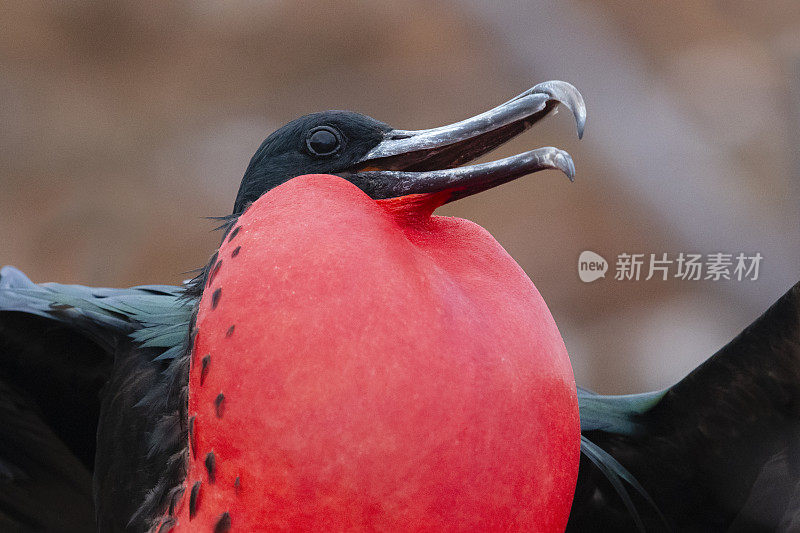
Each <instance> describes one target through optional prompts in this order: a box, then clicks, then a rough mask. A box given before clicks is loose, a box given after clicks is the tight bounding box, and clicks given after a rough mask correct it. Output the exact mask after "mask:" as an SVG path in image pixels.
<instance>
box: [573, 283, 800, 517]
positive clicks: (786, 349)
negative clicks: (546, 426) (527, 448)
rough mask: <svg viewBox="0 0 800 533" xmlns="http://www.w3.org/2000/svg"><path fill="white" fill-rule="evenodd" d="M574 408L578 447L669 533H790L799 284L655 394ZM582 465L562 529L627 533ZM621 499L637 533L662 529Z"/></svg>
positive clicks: (798, 453) (591, 400) (799, 470)
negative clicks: (639, 528)
mask: <svg viewBox="0 0 800 533" xmlns="http://www.w3.org/2000/svg"><path fill="white" fill-rule="evenodd" d="M580 404H581V428H582V433H583V436H584V437H585V438H586V439H588V440H589V441H591V442H592V443H594V444H595V445H596V446H598V447H599V448H601V449H602V450H605V452H607V453H608V454H609V455H610V456H611V457H613V458H614V459H615V460H616V461H617V462H618V463H619V465H621V466H622V467H623V469H624V470H626V471H627V472H628V473H630V474H631V475H632V476H633V478H635V480H638V482H639V483H640V484H641V486H642V487H643V488H644V490H645V491H646V493H647V494H649V495H650V496H651V497H652V499H653V501H654V502H655V505H656V506H657V508H658V509H660V511H661V512H663V514H664V515H665V516H666V518H667V521H668V523H669V526H670V527H671V528H674V529H676V530H680V531H752V530H769V531H775V530H782V529H783V530H790V529H792V528H793V527H797V526H798V525H799V524H800V283H799V284H797V285H795V287H793V288H792V289H791V290H789V292H787V293H786V294H785V295H784V296H783V297H782V298H781V299H780V300H778V302H776V303H775V304H774V305H773V306H772V307H771V308H770V309H769V310H767V311H766V312H765V313H764V314H763V315H762V316H761V317H760V318H759V319H758V320H756V321H755V322H754V323H753V324H752V325H750V326H749V327H748V328H746V329H745V330H744V331H743V332H742V333H741V334H740V335H739V336H737V337H736V338H735V339H734V340H733V341H731V342H730V343H729V344H727V345H726V346H725V347H724V348H722V349H721V350H720V351H719V352H717V353H716V354H715V355H714V356H712V357H711V358H710V359H708V360H707V361H706V362H705V363H703V364H702V365H701V366H699V367H698V368H697V369H695V370H694V371H693V372H692V373H690V374H689V375H688V376H686V377H685V378H684V379H683V380H681V381H680V382H679V383H677V384H676V385H674V386H673V387H671V388H669V389H667V390H666V391H661V392H658V393H651V394H648V395H632V396H618V397H614V396H599V395H593V394H591V393H588V392H585V391H584V392H582V393H581V396H580ZM582 461H584V462H582V464H581V473H580V475H579V480H578V490H577V492H576V497H575V502H574V503H573V510H572V515H571V516H570V529H572V530H574V531H584V530H593V529H597V528H598V527H606V528H611V529H613V530H615V531H627V530H635V529H636V523H635V520H634V518H633V517H632V515H631V513H630V512H629V511H628V509H627V508H626V507H625V505H624V504H623V500H622V499H621V498H620V497H619V495H618V494H617V490H616V489H615V487H614V486H612V484H611V483H610V482H609V481H608V479H607V477H606V476H605V475H604V474H603V473H602V472H599V471H598V470H596V469H593V468H591V465H590V463H591V461H590V460H589V459H588V458H587V459H584V460H582ZM584 463H585V464H584ZM631 498H632V499H633V503H634V504H635V506H636V509H637V512H638V513H639V514H640V516H641V519H642V521H643V524H644V526H645V528H646V529H649V530H662V529H664V524H663V522H662V521H661V519H660V517H659V516H658V511H657V510H656V508H655V507H654V506H652V505H649V504H648V503H647V502H646V501H645V498H644V497H643V496H642V495H641V494H640V493H639V492H638V491H636V490H633V491H631ZM795 515H797V517H796V516H795Z"/></svg>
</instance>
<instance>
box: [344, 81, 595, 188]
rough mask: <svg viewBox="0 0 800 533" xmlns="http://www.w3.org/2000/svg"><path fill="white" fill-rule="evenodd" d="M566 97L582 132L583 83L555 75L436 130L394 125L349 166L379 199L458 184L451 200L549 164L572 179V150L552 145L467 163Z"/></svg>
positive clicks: (362, 185)
mask: <svg viewBox="0 0 800 533" xmlns="http://www.w3.org/2000/svg"><path fill="white" fill-rule="evenodd" d="M559 104H563V105H564V106H566V107H567V108H568V109H569V110H570V111H571V112H572V114H573V115H574V117H575V122H576V125H577V130H578V138H580V137H582V136H583V127H584V124H585V123H586V107H585V105H584V103H583V97H582V96H581V94H580V93H579V92H578V90H577V89H576V88H575V87H573V86H572V85H570V84H569V83H566V82H563V81H548V82H544V83H540V84H538V85H536V86H535V87H532V88H531V89H528V90H527V91H525V92H524V93H522V94H520V95H519V96H517V97H515V98H512V99H511V100H509V101H508V102H506V103H504V104H502V105H499V106H497V107H495V108H494V109H491V110H489V111H486V112H485V113H481V114H480V115H476V116H474V117H472V118H468V119H466V120H462V121H461V122H456V123H455V124H450V125H448V126H442V127H439V128H433V129H429V130H419V131H406V130H390V131H388V132H387V133H386V134H385V136H384V139H383V141H381V142H380V143H379V144H378V145H377V146H376V147H375V148H373V149H372V150H371V151H370V152H369V153H367V155H366V156H364V157H363V158H362V159H361V160H360V161H358V163H357V164H356V165H355V166H354V167H353V168H354V170H353V171H351V172H348V173H347V179H349V180H350V181H352V182H353V183H355V184H356V185H358V186H359V187H360V188H361V189H362V190H363V191H364V192H366V193H367V194H369V195H370V196H371V197H372V198H374V199H376V200H378V199H385V198H395V197H399V196H406V195H410V194H426V193H438V192H442V191H451V193H452V194H451V195H450V196H449V197H448V199H447V200H446V202H452V201H453V200H457V199H459V198H464V197H465V196H470V195H472V194H475V193H478V192H481V191H485V190H487V189H490V188H492V187H495V186H497V185H500V184H502V183H506V182H509V181H511V180H515V179H517V178H519V177H522V176H525V175H527V174H531V173H533V172H538V171H539V170H545V169H551V168H552V169H558V170H561V171H562V172H564V174H566V175H567V177H568V178H569V179H570V180H572V179H573V178H574V176H575V166H574V164H573V162H572V158H571V157H570V155H569V154H568V153H567V152H565V151H563V150H559V149H557V148H553V147H545V148H538V149H536V150H531V151H528V152H524V153H521V154H518V155H514V156H511V157H507V158H505V159H500V160H498V161H490V162H488V163H480V164H477V165H469V166H461V165H465V164H466V163H469V162H470V161H473V160H475V159H477V158H478V157H480V156H482V155H484V154H486V153H488V152H490V151H492V150H494V149H495V148H497V147H499V146H500V145H502V144H504V143H506V142H507V141H509V140H510V139H512V138H514V137H516V136H517V135H519V134H520V133H522V132H523V131H525V130H527V129H528V128H530V127H531V126H532V125H533V124H534V123H536V122H538V121H539V120H541V119H542V118H543V117H544V116H545V115H547V114H548V113H550V112H551V111H553V110H554V109H555V108H556V107H557V106H558V105H559Z"/></svg>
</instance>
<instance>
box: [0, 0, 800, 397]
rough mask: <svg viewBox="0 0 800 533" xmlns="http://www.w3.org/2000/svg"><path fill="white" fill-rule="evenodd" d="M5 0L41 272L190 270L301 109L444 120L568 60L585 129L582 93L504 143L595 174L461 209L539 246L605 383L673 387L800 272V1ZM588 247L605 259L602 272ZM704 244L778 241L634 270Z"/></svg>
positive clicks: (25, 235)
mask: <svg viewBox="0 0 800 533" xmlns="http://www.w3.org/2000/svg"><path fill="white" fill-rule="evenodd" d="M1 5H2V11H3V16H2V23H0V24H2V31H0V120H2V125H3V126H2V129H0V265H2V264H13V265H15V266H17V267H19V268H21V269H22V270H23V271H25V272H26V273H27V274H28V275H29V276H30V277H31V278H32V279H33V280H34V281H59V282H63V283H81V284H89V285H104V286H127V285H135V284H142V283H177V282H179V281H180V280H182V279H185V278H186V277H187V275H186V274H183V273H184V272H186V271H189V270H191V269H193V268H196V267H199V266H201V265H203V264H205V262H206V261H207V258H208V257H209V255H210V254H211V253H212V252H213V251H214V249H215V247H216V245H217V244H218V240H219V236H218V235H216V234H214V233H211V232H210V230H211V228H212V227H213V224H212V223H211V222H209V221H207V220H204V219H203V218H202V217H203V216H209V215H224V214H228V213H229V212H230V210H231V207H232V204H233V199H234V196H235V194H236V190H237V188H238V184H239V180H240V178H241V176H242V174H243V172H244V169H245V167H246V165H247V163H248V161H249V158H250V156H251V155H252V153H253V152H254V151H255V149H256V147H257V146H258V145H259V144H260V142H261V141H262V139H263V138H264V137H265V136H266V135H267V134H268V133H270V132H271V131H272V130H273V129H274V128H276V127H278V126H280V125H282V124H283V123H285V122H287V121H288V120H291V119H292V118H295V117H296V116H299V115H302V114H305V113H309V112H313V111H319V110H324V109H351V110H354V111H359V112H362V113H366V114H368V115H371V116H374V117H375V118H378V119H380V120H383V121H385V122H388V123H389V124H391V125H393V126H395V127H398V128H404V129H418V128H426V127H433V126H438V125H442V124H445V123H449V122H453V121H456V120H460V119H462V118H465V117H467V116H470V115H474V114H476V113H478V112H480V111H483V110H485V109H488V108H490V107H493V106H494V105H496V104H499V103H501V102H503V101H505V100H507V99H508V98H510V97H512V96H514V95H516V94H517V93H519V92H521V91H523V90H525V89H526V88H528V87H530V86H532V85H534V84H535V83H538V82H541V81H545V80H549V79H562V80H566V81H569V82H571V83H573V84H574V85H576V86H577V87H578V88H579V89H580V90H581V92H582V93H583V95H584V97H585V98H586V102H587V107H588V111H589V113H588V115H589V118H588V121H587V127H586V136H585V138H584V140H583V141H581V142H578V141H577V139H576V138H575V133H574V123H573V122H572V119H571V117H570V116H569V115H568V113H564V112H562V113H560V114H558V115H556V116H553V117H550V118H548V119H546V120H545V121H543V122H541V123H539V124H538V125H537V126H536V127H535V128H534V129H533V130H532V131H530V132H529V133H527V134H525V135H523V136H521V137H520V138H518V139H515V140H514V141H513V142H511V143H509V144H508V145H506V146H504V147H503V148H502V149H501V150H499V151H498V153H496V154H493V155H492V156H491V158H497V157H499V156H506V155H511V154H513V153H518V152H520V151H523V150H527V149H530V148H534V147H539V146H546V145H555V146H558V147H561V148H564V149H567V150H568V151H569V152H570V153H571V154H572V155H573V157H574V159H575V162H576V166H577V171H578V174H577V179H576V182H575V183H574V184H570V183H569V182H568V181H567V180H566V179H564V177H563V176H561V175H559V174H558V173H556V172H546V173H539V174H536V175H533V176H530V177H527V178H525V179H522V180H519V181H517V182H514V183H511V184H508V185H505V186H503V187H501V188H499V189H495V190H492V191H489V192H487V193H483V194H481V195H479V196H476V197H472V198H469V199H466V200H462V201H460V202H457V203H456V204H452V205H450V206H447V207H446V208H444V209H441V210H440V214H447V215H456V216H461V217H465V218H469V219H471V220H474V221H476V222H478V223H479V224H481V225H483V226H484V227H486V228H487V229H488V230H489V231H491V232H492V233H493V234H494V236H495V237H496V238H497V240H498V241H500V243H501V244H503V246H505V247H506V249H507V250H508V251H509V252H510V253H511V255H512V256H513V257H514V258H515V259H516V260H517V261H518V262H519V263H520V264H521V265H522V266H523V268H525V270H526V271H527V272H528V274H529V275H530V276H531V278H532V279H533V280H534V282H535V283H536V285H537V287H538V289H539V290H540V292H541V293H542V295H543V296H544V298H545V299H546V300H547V302H548V304H549V306H550V308H551V310H552V312H553V315H554V316H555V318H556V322H557V323H558V325H559V328H560V329H561V331H562V333H563V335H564V338H565V342H566V344H567V348H568V350H569V352H570V355H571V357H572V361H573V365H574V367H575V373H576V377H577V379H578V382H579V383H580V384H582V385H584V386H588V387H591V388H594V389H596V390H599V391H602V392H615V393H621V392H637V391H642V390H647V389H653V388H656V387H662V386H665V385H668V384H670V383H672V382H673V381H675V380H676V379H678V378H680V377H681V376H682V375H683V374H685V373H686V372H687V371H688V370H690V369H691V368H693V367H694V366H695V365H696V364H697V363H698V362H700V361H702V360H704V359H705V358H706V357H708V356H709V355H710V354H712V353H713V352H714V351H715V350H716V349H718V348H719V347H721V346H722V345H723V344H724V343H725V342H726V341H728V340H730V339H731V338H732V337H733V336H734V335H735V334H737V333H738V332H739V331H740V329H741V328H743V327H744V326H746V325H747V324H748V323H749V322H750V321H751V320H753V319H754V318H755V317H756V316H758V315H759V314H760V313H761V312H762V311H763V310H764V309H766V307H767V306H768V305H769V304H771V303H772V302H773V301H774V300H775V299H777V298H778V297H779V296H780V295H781V294H783V292H785V291H786V290H787V289H788V288H789V287H790V286H791V285H792V284H793V283H794V282H796V281H797V280H800V156H799V155H798V150H797V140H798V133H800V3H798V2H796V1H795V0H772V1H770V2H766V3H765V2H759V3H754V2H749V1H747V0H730V1H722V0H691V1H690V0H672V1H670V2H634V1H632V0H599V1H593V2H589V1H580V0H518V1H508V2H485V1H481V0H461V1H456V0H453V1H431V0H407V1H405V2H390V1H368V2H367V1H363V2H355V1H338V2H336V3H333V2H331V3H327V2H325V3H310V2H298V1H295V0H287V1H256V0H227V1H225V2H212V1H210V0H206V1H203V0H195V1H185V2H171V3H168V4H167V3H164V2H155V1H152V2H138V1H137V2H133V1H131V2H115V3H113V5H112V4H111V3H108V2H101V1H96V2H94V1H78V0H73V1H65V2H58V3H53V4H51V5H50V6H49V7H45V5H44V4H40V3H33V2H11V1H4V2H1ZM584 250H592V251H595V252H597V253H599V254H601V255H602V256H604V257H605V258H606V259H607V260H608V261H609V262H610V263H611V264H610V270H609V272H608V273H607V275H606V278H605V279H599V280H597V281H595V282H593V283H583V282H581V281H580V279H579V278H578V275H577V261H578V256H579V254H580V253H581V252H582V251H584ZM680 252H684V253H690V252H692V253H704V254H706V253H714V252H725V253H733V254H737V253H739V252H745V253H747V254H754V253H756V252H758V253H761V254H762V256H763V257H764V259H763V261H762V263H761V268H760V272H759V278H758V280H756V281H752V280H743V281H736V280H731V281H685V280H676V279H671V280H669V281H662V280H660V278H654V279H652V280H650V281H644V280H640V281H616V280H614V262H615V258H616V256H617V255H618V254H620V253H644V254H650V253H656V254H659V255H660V254H662V253H669V254H671V255H674V254H677V253H680ZM645 268H646V267H645ZM643 277H644V276H643Z"/></svg>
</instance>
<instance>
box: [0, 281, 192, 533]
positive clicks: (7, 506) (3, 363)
mask: <svg viewBox="0 0 800 533" xmlns="http://www.w3.org/2000/svg"><path fill="white" fill-rule="evenodd" d="M181 294H182V293H181V289H180V288H179V287H170V286H145V287H135V288H132V289H99V288H89V287H81V286H75V285H60V284H55V283H47V284H34V283H32V282H31V281H30V280H29V279H28V278H27V277H25V275H24V274H22V273H21V272H20V271H18V270H16V269H14V268H12V267H5V268H3V269H2V270H0V529H2V530H3V531H6V530H8V531H13V530H20V529H22V530H31V529H33V530H42V531H87V530H92V529H93V528H94V519H95V518H94V514H95V511H94V504H93V496H92V472H93V470H94V462H95V461H94V456H95V448H96V442H97V440H96V439H97V424H98V418H99V416H100V399H99V398H100V392H101V389H102V388H103V386H104V385H105V384H106V382H107V381H108V380H109V378H110V377H111V373H112V368H113V365H114V358H115V354H116V353H117V351H118V350H119V349H120V348H121V347H130V346H131V345H136V346H140V345H147V346H148V347H153V348H152V349H149V350H148V352H149V353H154V351H155V353H156V355H158V354H160V353H163V352H166V351H169V349H170V348H172V347H173V346H167V344H168V343H169V342H173V341H174V339H175V337H176V336H177V329H179V328H174V327H173V326H174V325H175V324H176V323H181V322H183V323H188V318H189V315H190V313H191V310H190V308H191V306H189V305H187V304H186V302H182V301H181V298H180V296H181ZM170 328H172V329H170ZM186 331H187V328H186V327H184V328H183V338H181V339H180V340H179V341H178V342H176V343H175V344H176V345H177V344H180V343H181V342H182V341H183V340H184V339H185V335H186ZM156 347H157V348H156ZM167 355H168V356H169V354H167Z"/></svg>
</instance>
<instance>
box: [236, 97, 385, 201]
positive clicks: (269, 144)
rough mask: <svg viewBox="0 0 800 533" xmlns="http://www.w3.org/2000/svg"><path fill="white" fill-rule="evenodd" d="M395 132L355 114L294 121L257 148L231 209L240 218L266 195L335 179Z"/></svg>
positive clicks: (338, 113) (337, 113)
mask: <svg viewBox="0 0 800 533" xmlns="http://www.w3.org/2000/svg"><path fill="white" fill-rule="evenodd" d="M391 129H392V128H390V127H389V126H387V125H386V124H384V123H383V122H380V121H378V120H375V119H374V118H371V117H368V116H366V115H361V114H359V113H354V112H352V111H323V112H321V113H312V114H310V115H305V116H303V117H300V118H298V119H295V120H293V121H291V122H289V123H288V124H286V125H285V126H283V127H282V128H280V129H278V130H277V131H275V132H274V133H272V134H271V135H270V136H269V137H267V138H266V139H265V140H264V142H263V143H261V146H259V148H258V150H257V151H256V153H255V155H254V156H253V158H252V159H251V160H250V164H249V165H248V166H247V170H246V171H245V173H244V177H243V178H242V184H241V185H240V186H239V194H238V195H237V196H236V203H235V205H234V207H233V212H234V213H241V212H242V211H243V210H244V208H245V207H247V206H248V205H249V204H250V203H252V202H254V201H256V200H257V199H258V198H259V197H260V196H261V195H262V194H264V193H265V192H267V191H269V190H270V189H272V188H274V187H277V186H278V185H280V184H281V183H284V182H286V181H289V180H290V179H292V178H294V177H296V176H302V175H303V174H337V173H339V172H344V171H346V170H349V169H351V168H353V167H354V166H356V165H357V164H358V162H359V161H360V160H361V159H362V158H363V157H364V156H365V155H366V154H367V153H368V152H369V151H370V150H372V149H373V148H375V147H376V146H377V145H378V144H380V142H381V141H383V139H384V134H386V133H387V132H388V131H390V130H391Z"/></svg>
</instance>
